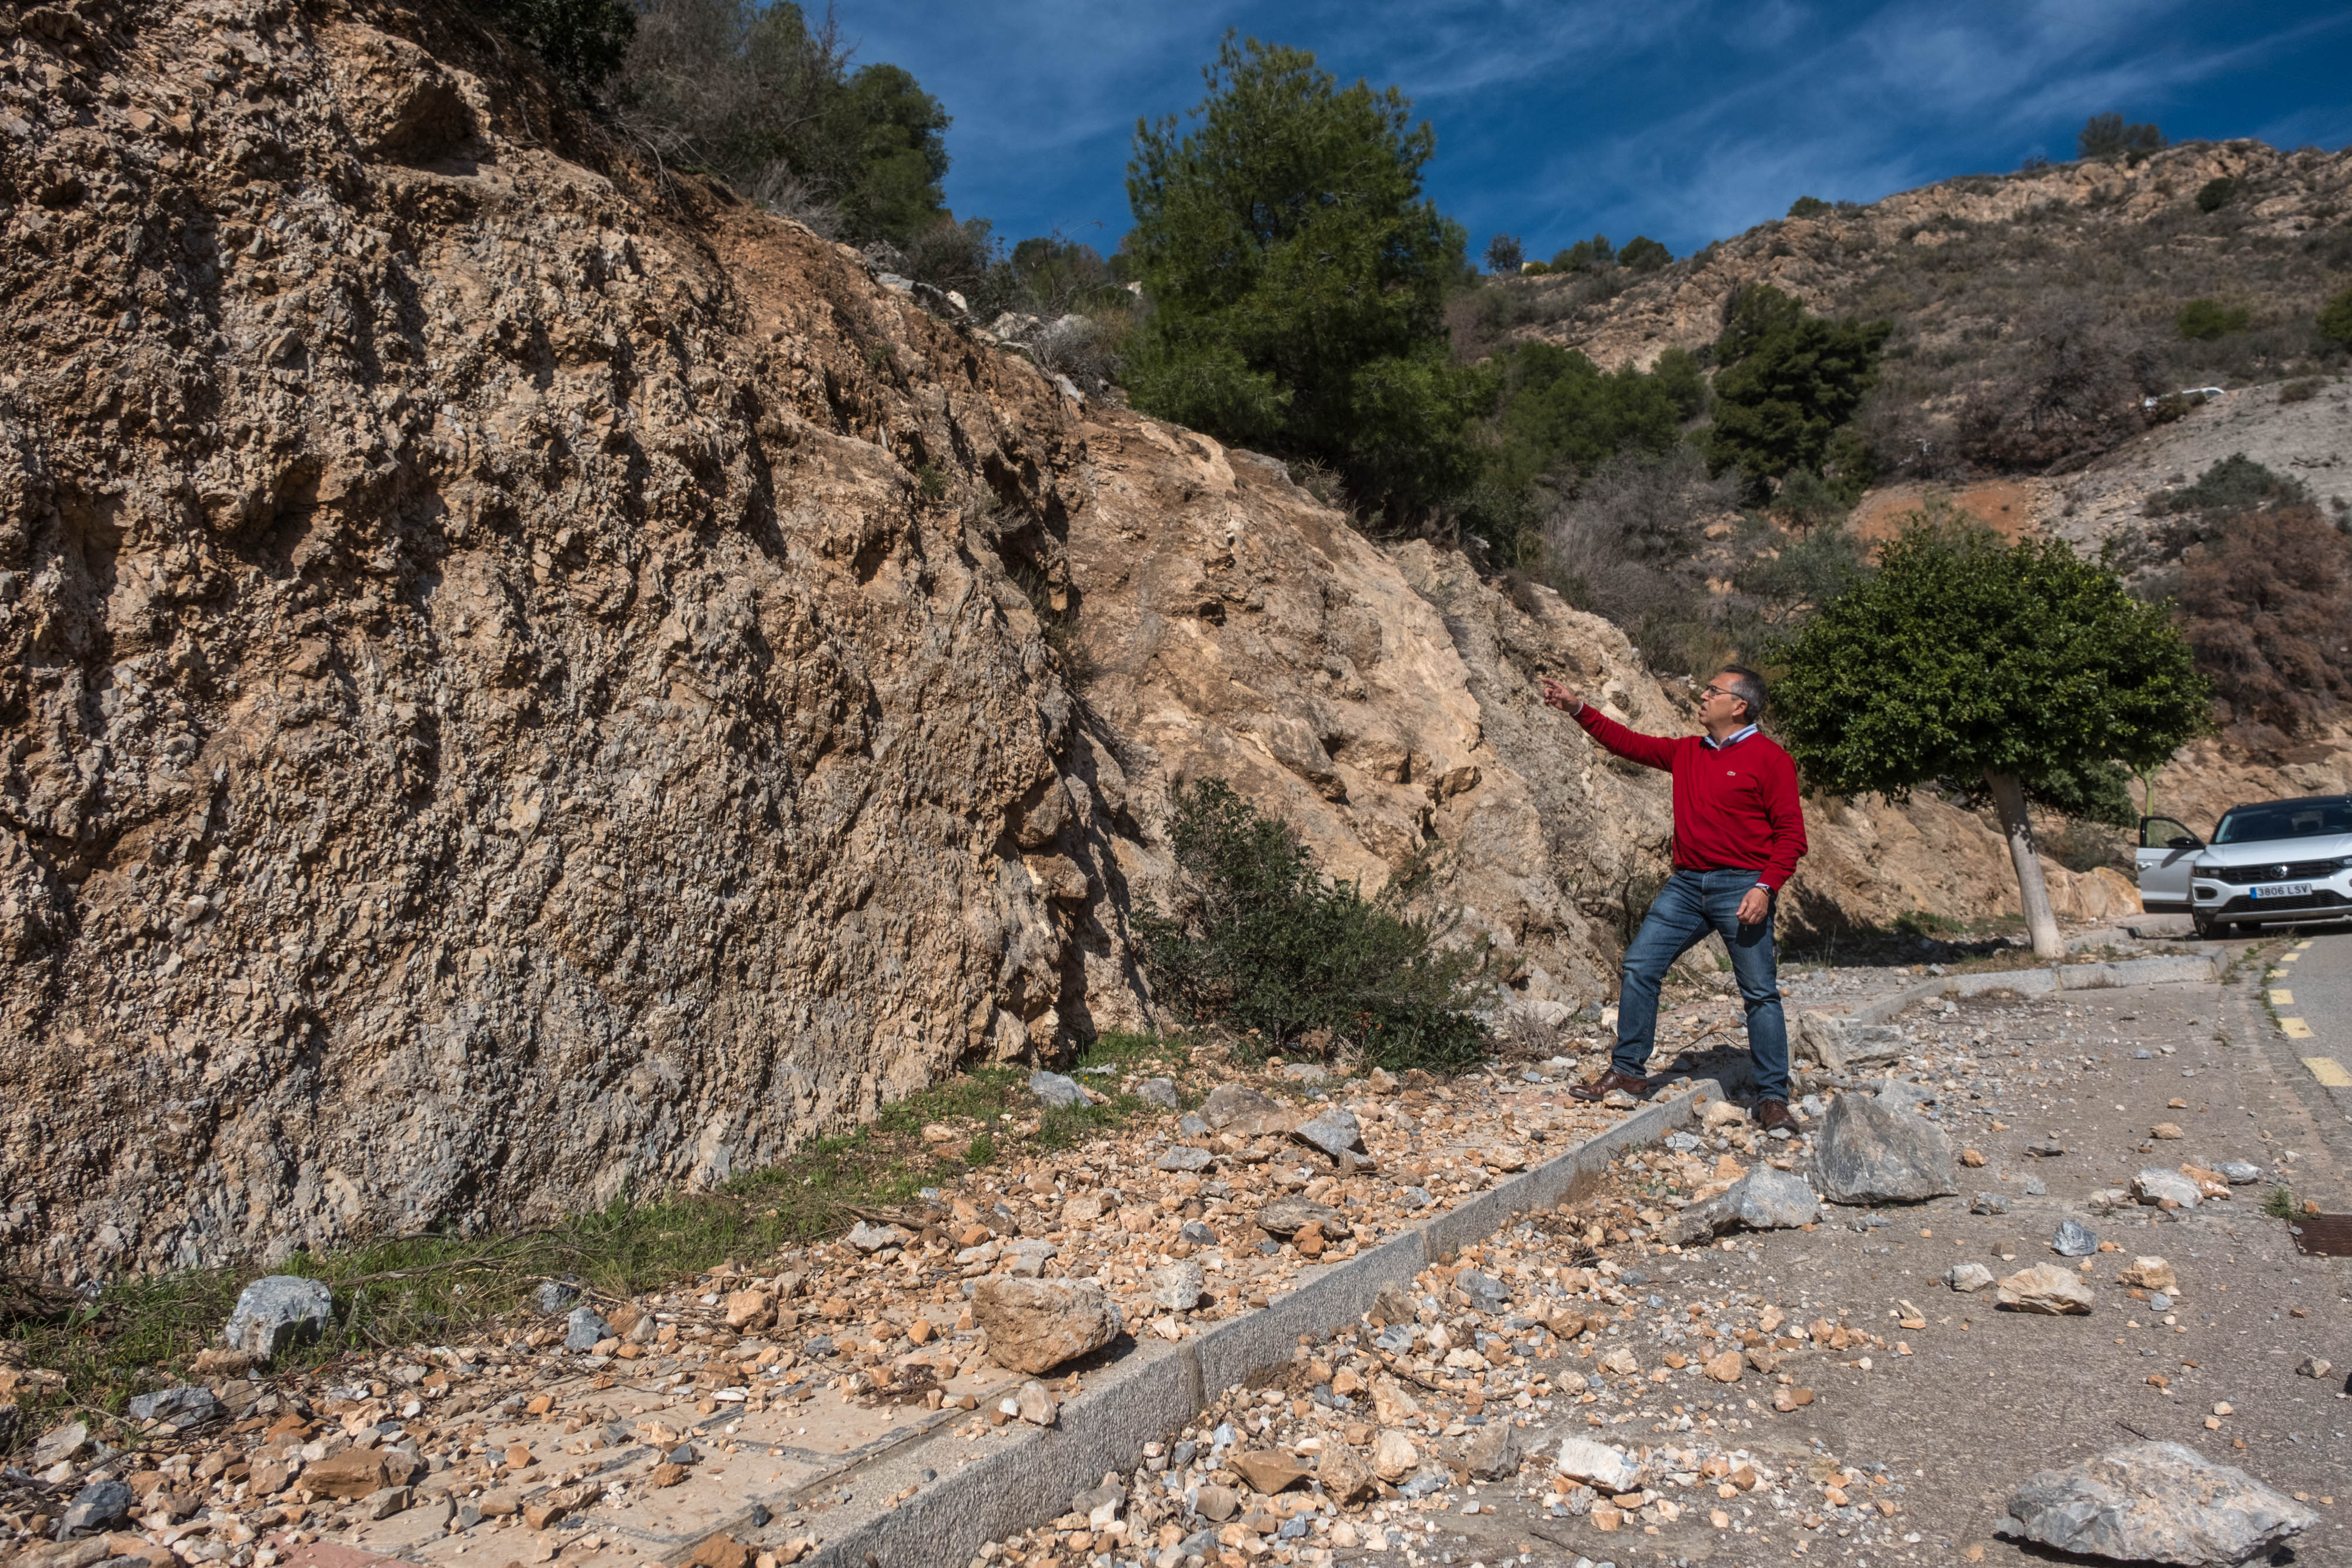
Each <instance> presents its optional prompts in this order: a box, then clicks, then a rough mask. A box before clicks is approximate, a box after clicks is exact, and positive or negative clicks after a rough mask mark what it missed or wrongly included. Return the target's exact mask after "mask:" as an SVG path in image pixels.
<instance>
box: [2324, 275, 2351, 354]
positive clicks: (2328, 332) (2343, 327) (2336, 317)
mask: <svg viewBox="0 0 2352 1568" xmlns="http://www.w3.org/2000/svg"><path fill="white" fill-rule="evenodd" d="M2318 327H2319V335H2320V336H2321V337H2322V338H2324V339H2326V340H2327V341H2328V342H2331V343H2333V344H2335V345H2336V347H2337V348H2339V349H2352V288H2347V289H2346V290H2345V291H2344V292H2343V293H2341V294H2338V295H2336V296H2335V297H2333V298H2330V299H2329V300H2328V301H2327V303H2326V304H2325V305H2323V306H2321V307H2320V308H2319V321H2318Z"/></svg>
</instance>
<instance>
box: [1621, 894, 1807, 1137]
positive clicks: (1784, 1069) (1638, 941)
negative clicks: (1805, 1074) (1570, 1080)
mask: <svg viewBox="0 0 2352 1568" xmlns="http://www.w3.org/2000/svg"><path fill="white" fill-rule="evenodd" d="M1755 885H1756V873H1754V872H1752V871H1677V872H1675V874H1674V875H1673V876H1671V877H1669V878H1667V879H1666V885H1665V886H1664V887H1662V888H1660V889H1659V890H1658V896H1657V897H1656V899H1655V900H1654V901H1653V902H1652V903H1651V904H1650V913H1649V915H1648V916H1647V917H1645V918H1644V919H1643V922H1642V929H1641V930H1640V931H1638V932H1636V933H1634V936H1633V946H1630V947H1627V948H1626V949H1625V970H1624V985H1623V987H1622V989H1621V991H1620V992H1619V994H1618V998H1617V1051H1616V1055H1615V1057H1614V1059H1613V1062H1612V1065H1614V1066H1615V1067H1616V1069H1617V1071H1620V1072H1625V1073H1632V1074H1634V1075H1636V1076H1638V1075H1639V1074H1641V1073H1642V1072H1643V1071H1644V1070H1645V1069H1646V1068H1647V1067H1648V1066H1649V1061H1650V1051H1651V1049H1652V1047H1653V1045H1654V1042H1655V1039H1656V1036H1657V1031H1658V986H1659V983H1660V982H1661V981H1663V980H1664V978H1665V977H1666V970H1667V969H1668V968H1669V967H1671V966H1672V965H1673V964H1674V961H1675V959H1677V958H1679V957H1681V956H1683V955H1684V954H1685V953H1687V952H1689V951H1690V949H1691V948H1692V946H1694V945H1696V943H1698V942H1701V941H1703V940H1705V939H1706V934H1707V932H1708V931H1709V930H1710V929H1712V930H1715V931H1718V932H1720V933H1722V935H1723V945H1724V946H1725V947H1726V948H1727V949H1728V950H1729V951H1730V953H1731V972H1732V973H1733V974H1734V975H1735V976H1737V977H1738V980H1739V999H1740V1000H1741V1001H1742V1002H1744V1003H1746V1004H1747V1007H1748V1060H1749V1061H1752V1062H1754V1063H1755V1066H1756V1095H1757V1098H1758V1099H1759V1100H1778V1101H1780V1102H1781V1103H1783V1104H1785V1103H1788V1099H1789V1023H1788V1019H1785V1018H1784V1017H1782V1016H1781V1012H1780V977H1779V973H1778V970H1777V968H1776V967H1775V965H1774V963H1773V959H1772V920H1771V916H1770V915H1769V913H1768V914H1767V915H1766V916H1765V918H1764V920H1763V921H1762V922H1761V923H1760V924H1759V925H1740V924H1739V901H1740V900H1741V899H1743V898H1745V897H1747V896H1748V889H1749V888H1751V887H1754V886H1755Z"/></svg>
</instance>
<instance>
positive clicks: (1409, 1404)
mask: <svg viewBox="0 0 2352 1568" xmlns="http://www.w3.org/2000/svg"><path fill="white" fill-rule="evenodd" d="M1420 1415H1421V1404H1420V1402H1419V1401H1418V1400H1416V1399H1414V1398H1413V1396H1412V1395H1410V1394H1407V1393H1406V1392H1405V1391H1404V1385H1402V1384H1401V1383H1399V1382H1398V1381H1397V1380H1396V1379H1395V1378H1393V1377H1390V1376H1387V1375H1381V1376H1379V1377H1376V1378H1374V1379H1373V1380H1372V1418H1373V1419H1374V1420H1376V1421H1378V1422H1380V1423H1381V1425H1382V1426H1385V1427H1401V1426H1402V1425H1404V1423H1406V1422H1407V1421H1412V1420H1415V1419H1417V1418H1418V1417H1419V1416H1420Z"/></svg>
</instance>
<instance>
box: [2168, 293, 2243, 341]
mask: <svg viewBox="0 0 2352 1568" xmlns="http://www.w3.org/2000/svg"><path fill="white" fill-rule="evenodd" d="M2250 319H2252V318H2251V317H2250V315H2249V314H2248V312H2247V311H2246V310H2245V308H2243V307H2237V308H2232V307H2230V306H2227V305H2224V304H2222V303H2221V301H2220V300H2218V299H2192V300H2190V301H2189V303H2188V304H2186V305H2183V306H2182V307H2181V308H2180V313H2179V315H2177V316H2175V317H2174V318H2173V319H2172V325H2173V329H2174V330H2175V331H2178V332H2179V334H2180V335H2181V336H2182V337H2184V338H2186V339H2188V340H2189V341H2190V342H2192V343H2203V342H2210V341H2211V340H2213V339H2215V338H2226V337H2228V336H2229V335H2230V334H2231V333H2232V332H2242V331H2244V330H2245V329H2246V324H2247V322H2248V321H2249V320H2250Z"/></svg>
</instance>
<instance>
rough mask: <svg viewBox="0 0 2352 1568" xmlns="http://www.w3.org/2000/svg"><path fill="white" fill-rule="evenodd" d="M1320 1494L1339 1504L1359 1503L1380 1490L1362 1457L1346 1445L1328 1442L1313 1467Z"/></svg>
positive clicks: (1377, 1481)
mask: <svg viewBox="0 0 2352 1568" xmlns="http://www.w3.org/2000/svg"><path fill="white" fill-rule="evenodd" d="M1315 1479H1316V1480H1317V1481H1318V1483H1320V1484H1321V1486H1322V1488H1323V1495H1324V1496H1325V1497H1328V1498H1330V1499H1331V1500H1334V1501H1336V1502H1340V1503H1350V1502H1361V1501H1363V1500H1365V1499H1367V1498H1369V1497H1370V1496H1371V1495H1372V1494H1373V1493H1374V1492H1376V1491H1378V1490H1380V1486H1379V1478H1377V1477H1376V1476H1374V1475H1373V1474H1372V1467H1371V1465H1370V1463H1369V1462H1367V1461H1366V1459H1365V1458H1364V1456H1363V1455H1361V1454H1360V1453H1358V1452H1356V1450H1355V1449H1353V1448H1349V1446H1348V1445H1347V1444H1345V1443H1330V1442H1327V1443H1326V1444H1325V1445H1324V1448H1323V1457H1322V1458H1321V1459H1320V1460H1319V1461H1318V1462H1317V1464H1316V1466H1315Z"/></svg>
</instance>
